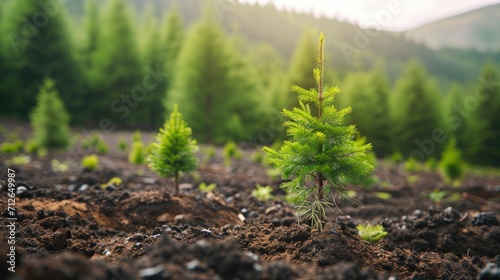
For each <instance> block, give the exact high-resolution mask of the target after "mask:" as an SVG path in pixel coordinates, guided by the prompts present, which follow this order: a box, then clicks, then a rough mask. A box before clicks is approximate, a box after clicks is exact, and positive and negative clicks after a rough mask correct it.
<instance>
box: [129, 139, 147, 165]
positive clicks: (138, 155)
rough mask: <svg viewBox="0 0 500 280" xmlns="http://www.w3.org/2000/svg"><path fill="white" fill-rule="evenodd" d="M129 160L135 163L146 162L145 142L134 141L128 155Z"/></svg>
mask: <svg viewBox="0 0 500 280" xmlns="http://www.w3.org/2000/svg"><path fill="white" fill-rule="evenodd" d="M128 162H129V163H131V164H135V165H141V164H144V163H145V162H146V156H145V152H144V143H142V141H137V142H134V143H132V149H131V150H130V154H129V156H128Z"/></svg>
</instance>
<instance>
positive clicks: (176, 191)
mask: <svg viewBox="0 0 500 280" xmlns="http://www.w3.org/2000/svg"><path fill="white" fill-rule="evenodd" d="M175 194H176V195H177V194H179V171H177V172H175Z"/></svg>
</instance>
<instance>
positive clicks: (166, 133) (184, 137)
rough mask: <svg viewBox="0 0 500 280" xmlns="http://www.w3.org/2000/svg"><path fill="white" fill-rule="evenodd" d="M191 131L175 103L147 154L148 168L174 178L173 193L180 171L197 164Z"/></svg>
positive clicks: (192, 167) (194, 166)
mask: <svg viewBox="0 0 500 280" xmlns="http://www.w3.org/2000/svg"><path fill="white" fill-rule="evenodd" d="M191 133H192V132H191V128H189V127H187V125H186V123H185V122H184V120H183V119H182V116H181V114H180V113H179V112H178V111H177V105H175V106H174V111H173V112H172V113H171V114H170V119H169V120H168V121H166V122H165V124H164V126H163V128H160V132H159V133H158V135H157V136H156V142H155V143H153V147H152V148H151V153H150V154H149V156H148V162H149V168H151V169H152V170H154V171H155V172H156V173H158V174H159V175H160V176H163V177H174V178H175V194H178V193H179V174H180V172H188V171H192V170H195V169H196V167H197V165H198V159H197V158H196V156H195V154H196V151H197V150H198V146H197V145H196V140H194V139H192V138H191Z"/></svg>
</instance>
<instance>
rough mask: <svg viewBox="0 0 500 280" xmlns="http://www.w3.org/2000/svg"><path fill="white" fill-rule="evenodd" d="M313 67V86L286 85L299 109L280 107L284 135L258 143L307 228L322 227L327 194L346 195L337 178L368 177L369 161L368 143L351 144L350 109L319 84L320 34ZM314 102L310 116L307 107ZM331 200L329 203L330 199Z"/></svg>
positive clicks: (321, 75)
mask: <svg viewBox="0 0 500 280" xmlns="http://www.w3.org/2000/svg"><path fill="white" fill-rule="evenodd" d="M317 62H318V67H317V68H316V69H314V71H313V76H314V79H315V81H316V84H317V89H304V88H301V87H298V86H292V90H293V91H294V92H296V93H298V98H299V105H300V106H299V107H295V108H293V109H292V110H287V109H284V110H283V115H284V116H285V117H287V118H288V120H287V121H285V122H284V126H285V127H286V128H287V134H288V136H289V139H288V140H286V141H284V142H283V145H282V146H281V147H280V148H279V150H273V149H271V148H268V147H264V151H265V152H266V153H267V156H268V162H269V163H270V164H272V165H273V166H274V167H275V168H276V169H277V170H278V171H279V172H280V173H281V177H282V178H283V179H284V180H286V182H285V183H283V184H282V185H281V187H282V188H283V189H285V191H286V192H287V193H290V194H291V195H292V197H293V198H292V199H293V200H294V202H295V203H296V204H297V205H298V206H297V216H299V217H300V216H303V215H306V216H307V217H308V218H309V220H310V221H311V226H312V228H315V229H318V230H320V231H323V225H324V221H325V215H326V211H325V208H330V209H331V208H332V206H334V204H333V203H332V202H330V201H329V200H328V198H329V197H330V194H332V193H334V194H335V195H337V194H338V195H340V196H342V197H346V196H345V194H346V188H345V185H344V184H343V183H342V182H355V181H358V180H360V179H361V178H363V177H365V176H367V175H369V174H370V173H372V171H373V165H372V164H370V163H369V162H368V160H367V156H366V152H367V151H368V150H370V149H371V145H370V144H366V145H357V144H356V143H355V142H354V141H353V138H354V136H355V135H356V133H357V132H356V128H355V126H353V125H351V126H347V125H344V116H345V115H347V114H349V113H350V112H351V108H350V107H349V108H346V109H343V110H337V108H335V106H334V99H335V95H336V94H337V93H339V92H340V89H339V88H338V87H326V86H325V85H324V62H325V56H324V36H323V34H321V35H320V38H319V54H318V60H317ZM311 105H313V106H314V109H315V111H314V115H313V113H312V110H311V107H310V106H311ZM334 202H335V201H334Z"/></svg>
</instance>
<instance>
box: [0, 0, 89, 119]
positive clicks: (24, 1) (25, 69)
mask: <svg viewBox="0 0 500 280" xmlns="http://www.w3.org/2000/svg"><path fill="white" fill-rule="evenodd" d="M39 3H40V2H39V1H37V0H19V1H12V3H11V5H10V8H9V10H8V13H7V14H6V16H7V19H6V20H4V19H2V20H4V22H5V24H6V26H5V29H4V32H2V36H3V37H4V39H3V40H7V42H6V48H5V50H6V52H7V53H6V55H7V57H8V58H9V63H8V64H9V65H10V66H11V68H10V70H9V74H8V77H5V79H6V80H7V83H8V84H7V85H6V86H5V88H6V89H8V90H7V91H6V92H15V93H16V94H15V95H10V94H9V95H8V94H2V95H0V104H1V105H0V110H1V111H2V112H6V113H12V114H13V115H15V114H17V115H18V116H19V117H22V118H29V116H28V114H26V112H29V111H31V110H32V109H33V107H34V106H35V102H36V98H35V97H36V95H37V92H38V90H39V88H40V86H41V85H42V83H43V80H44V79H45V77H46V76H50V77H52V79H53V80H54V81H55V82H56V85H57V89H58V90H59V92H60V95H61V96H60V98H61V100H62V101H63V102H64V103H65V104H66V105H67V107H68V110H69V111H72V112H73V111H79V110H81V109H82V106H84V101H85V97H84V91H83V80H82V79H81V77H82V76H83V72H82V67H81V65H80V63H79V61H77V59H76V56H75V52H74V51H73V50H74V44H73V38H72V37H71V36H70V32H69V30H68V28H67V19H66V12H65V7H64V5H60V4H59V3H57V2H52V1H49V2H44V4H46V5H49V4H53V5H54V6H55V7H53V8H50V9H41V7H40V4H39ZM34 15H38V16H39V17H37V18H36V19H37V20H38V21H35V17H34ZM43 15H45V17H44V16H43ZM44 18H45V19H46V20H45V21H43V19H44ZM4 35H5V36H4ZM3 98H8V99H14V100H15V101H14V102H12V101H13V100H3ZM2 106H6V107H5V108H3V107H2ZM78 118H79V117H78ZM78 118H75V119H73V121H76V122H78V121H80V120H79V119H78Z"/></svg>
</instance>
